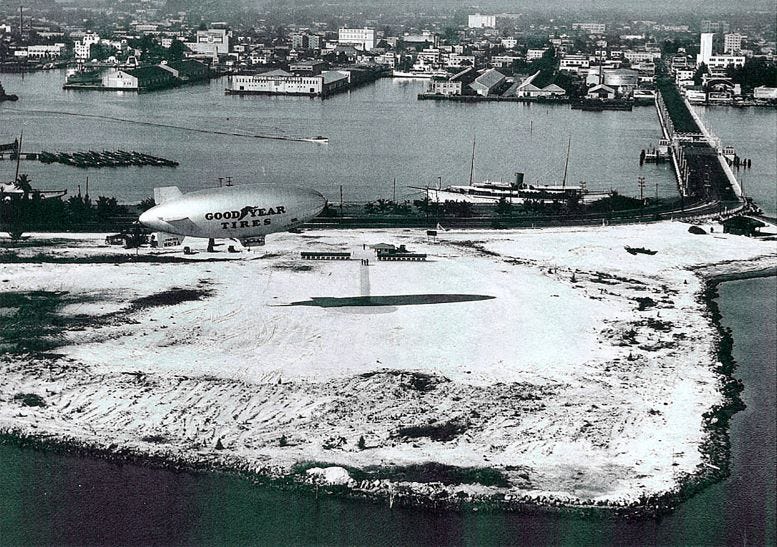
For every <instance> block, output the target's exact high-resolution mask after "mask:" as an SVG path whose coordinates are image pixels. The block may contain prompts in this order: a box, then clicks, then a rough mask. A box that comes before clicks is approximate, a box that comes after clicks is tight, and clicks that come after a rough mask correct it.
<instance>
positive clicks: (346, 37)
mask: <svg viewBox="0 0 777 547" xmlns="http://www.w3.org/2000/svg"><path fill="white" fill-rule="evenodd" d="M337 41H338V42H339V43H340V44H350V45H353V46H360V47H361V49H362V50H364V51H370V50H371V49H372V48H374V47H375V29H372V28H367V27H364V28H341V29H339V30H338V32H337Z"/></svg>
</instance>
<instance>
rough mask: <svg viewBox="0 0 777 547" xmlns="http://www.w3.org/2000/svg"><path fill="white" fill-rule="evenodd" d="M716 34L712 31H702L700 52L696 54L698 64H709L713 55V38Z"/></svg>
mask: <svg viewBox="0 0 777 547" xmlns="http://www.w3.org/2000/svg"><path fill="white" fill-rule="evenodd" d="M713 36H715V34H714V33H712V32H702V33H701V38H700V44H699V54H698V55H697V56H696V66H699V65H700V64H702V63H704V64H705V65H708V66H709V64H710V63H709V61H710V57H712V38H713Z"/></svg>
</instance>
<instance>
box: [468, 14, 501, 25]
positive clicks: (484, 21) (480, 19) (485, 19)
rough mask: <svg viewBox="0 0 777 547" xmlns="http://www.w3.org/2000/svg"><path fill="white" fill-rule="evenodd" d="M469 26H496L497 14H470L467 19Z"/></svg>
mask: <svg viewBox="0 0 777 547" xmlns="http://www.w3.org/2000/svg"><path fill="white" fill-rule="evenodd" d="M467 26H468V27H469V28H494V27H496V15H480V14H479V13H476V14H475V15H470V16H469V18H468V21H467Z"/></svg>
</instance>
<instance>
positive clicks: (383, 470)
mask: <svg viewBox="0 0 777 547" xmlns="http://www.w3.org/2000/svg"><path fill="white" fill-rule="evenodd" d="M364 472H365V473H366V474H367V477H368V478H369V479H373V480H374V479H391V480H395V481H403V482H421V483H429V482H439V483H442V484H445V485H457V484H482V485H483V486H503V487H506V486H510V482H509V481H508V480H507V478H506V477H505V475H504V474H503V473H502V472H501V471H499V470H498V469H493V468H491V467H456V466H453V465H446V464H442V463H436V462H427V463H420V464H413V465H404V466H397V467H394V466H390V467H367V468H365V469H364Z"/></svg>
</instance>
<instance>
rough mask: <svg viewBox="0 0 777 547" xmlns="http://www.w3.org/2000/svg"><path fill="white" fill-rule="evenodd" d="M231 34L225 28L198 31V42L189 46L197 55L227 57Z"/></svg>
mask: <svg viewBox="0 0 777 547" xmlns="http://www.w3.org/2000/svg"><path fill="white" fill-rule="evenodd" d="M229 37H230V32H229V31H228V30H227V29H223V28H212V29H207V30H198V31H197V41H196V42H194V43H192V44H187V45H188V46H189V47H190V48H191V49H192V50H193V51H194V52H195V53H200V54H203V55H226V54H227V53H229Z"/></svg>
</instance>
